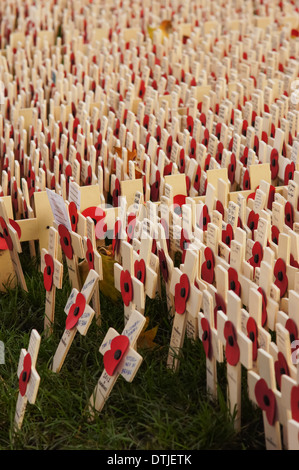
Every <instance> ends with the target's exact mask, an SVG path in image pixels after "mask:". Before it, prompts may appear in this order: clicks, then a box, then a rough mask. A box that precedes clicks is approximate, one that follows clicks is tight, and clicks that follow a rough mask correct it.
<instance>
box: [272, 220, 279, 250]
mask: <svg viewBox="0 0 299 470" xmlns="http://www.w3.org/2000/svg"><path fill="white" fill-rule="evenodd" d="M271 239H272V242H273V243H275V245H278V240H279V230H278V228H277V227H276V225H272V226H271Z"/></svg>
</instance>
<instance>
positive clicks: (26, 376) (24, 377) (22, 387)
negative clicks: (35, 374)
mask: <svg viewBox="0 0 299 470" xmlns="http://www.w3.org/2000/svg"><path fill="white" fill-rule="evenodd" d="M31 366H32V361H31V356H30V354H29V353H27V354H26V355H25V357H24V361H23V369H22V372H21V373H20V376H19V392H20V395H21V396H22V397H23V396H24V395H25V394H26V390H27V385H28V382H29V380H30V376H31Z"/></svg>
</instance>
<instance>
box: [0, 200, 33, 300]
mask: <svg viewBox="0 0 299 470" xmlns="http://www.w3.org/2000/svg"><path fill="white" fill-rule="evenodd" d="M0 230H1V233H2V234H3V237H4V239H5V241H6V244H7V246H8V249H9V254H10V257H11V262H12V264H13V267H14V271H15V273H16V276H17V279H18V283H19V285H20V286H21V287H22V289H24V290H25V291H26V292H27V291H28V289H27V285H26V281H25V277H24V273H23V270H22V266H21V262H20V258H19V253H21V252H22V247H21V243H20V240H19V237H18V234H17V232H16V230H15V229H14V228H13V227H12V226H11V224H10V222H9V219H8V217H7V214H6V210H5V206H4V201H3V200H2V199H0Z"/></svg>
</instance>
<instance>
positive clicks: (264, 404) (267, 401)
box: [254, 379, 276, 426]
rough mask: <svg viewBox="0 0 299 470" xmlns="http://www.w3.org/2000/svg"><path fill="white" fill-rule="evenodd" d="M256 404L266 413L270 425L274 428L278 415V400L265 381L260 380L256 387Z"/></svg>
mask: <svg viewBox="0 0 299 470" xmlns="http://www.w3.org/2000/svg"><path fill="white" fill-rule="evenodd" d="M254 394H255V398H256V402H257V404H258V406H259V407H260V408H261V410H263V411H265V413H266V417H267V420H268V423H269V424H270V426H273V424H274V422H275V415H276V399H275V395H274V392H273V390H271V389H270V388H269V387H268V385H267V382H266V381H265V379H259V380H258V381H257V383H256V384H255V387H254Z"/></svg>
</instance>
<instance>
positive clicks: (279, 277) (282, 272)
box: [274, 258, 288, 297]
mask: <svg viewBox="0 0 299 470" xmlns="http://www.w3.org/2000/svg"><path fill="white" fill-rule="evenodd" d="M274 276H275V281H274V284H275V285H276V286H277V287H278V288H279V290H280V297H283V296H284V294H285V293H286V291H287V288H288V277H287V274H286V264H285V262H284V260H283V259H282V258H278V259H277V260H276V263H275V265H274Z"/></svg>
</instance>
